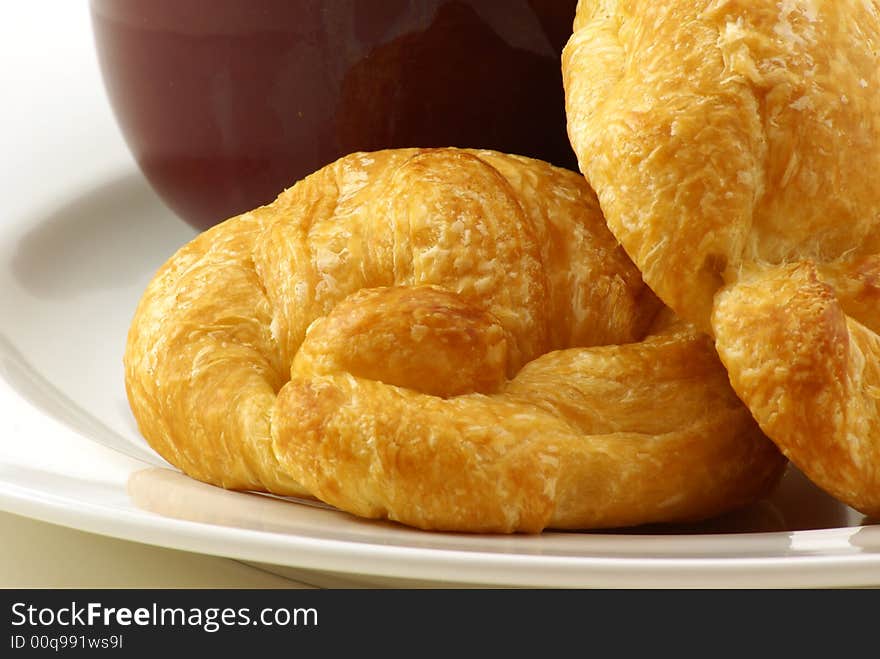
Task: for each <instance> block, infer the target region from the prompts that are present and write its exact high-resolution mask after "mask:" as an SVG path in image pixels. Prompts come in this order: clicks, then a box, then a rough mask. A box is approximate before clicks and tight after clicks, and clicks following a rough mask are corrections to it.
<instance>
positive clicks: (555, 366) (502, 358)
mask: <svg viewBox="0 0 880 659" xmlns="http://www.w3.org/2000/svg"><path fill="white" fill-rule="evenodd" d="M660 307H661V305H660V304H659V302H658V301H657V300H656V298H654V296H653V295H652V294H651V293H650V291H649V290H648V289H647V287H646V286H645V285H644V284H643V283H642V281H641V278H640V276H639V274H638V271H637V270H636V269H635V268H634V266H633V265H632V264H631V263H630V261H629V260H628V259H627V257H626V255H625V254H624V253H623V251H622V250H621V249H620V248H619V247H618V246H617V244H616V243H615V241H614V239H613V237H612V236H611V235H610V234H609V233H608V232H607V229H606V227H605V225H604V221H603V219H602V216H601V213H600V212H599V210H598V204H597V201H596V199H595V196H594V195H593V194H592V192H591V190H590V189H589V187H588V186H587V185H586V184H585V182H584V181H583V178H582V177H580V176H578V175H576V174H573V173H570V172H566V171H564V170H559V169H556V168H553V167H551V166H549V165H547V164H545V163H540V162H537V161H534V160H529V159H526V158H521V157H516V156H507V155H502V154H497V153H493V152H488V151H464V150H455V149H436V150H416V149H408V150H395V151H383V152H376V153H369V154H367V153H361V154H353V155H351V156H348V157H346V158H343V159H341V160H339V161H337V162H336V163H334V164H332V165H329V166H328V167H325V168H324V169H322V170H320V171H318V172H316V173H315V174H313V175H312V176H310V177H308V178H306V179H304V180H303V181H301V182H299V183H298V184H297V185H295V186H293V187H292V188H290V189H289V190H287V191H285V192H284V193H282V194H281V195H280V196H279V198H278V199H277V200H276V201H275V202H274V203H273V204H271V205H269V206H266V207H262V208H260V209H257V210H255V211H253V212H251V213H246V214H244V215H242V216H239V217H236V218H233V219H231V220H228V221H227V222H225V223H223V224H220V225H218V226H216V227H214V228H213V229H211V230H209V231H207V232H205V233H204V234H202V235H200V236H199V237H197V238H196V239H195V240H194V241H193V242H192V243H190V244H189V245H186V246H184V247H183V248H182V249H181V250H180V251H179V252H178V253H177V254H176V255H174V256H173V257H172V258H171V259H170V260H169V261H168V263H166V264H165V266H163V268H162V269H160V271H159V272H158V273H157V275H156V276H155V278H154V280H153V281H152V282H151V284H150V285H149V286H148V288H147V290H146V292H145V294H144V296H143V298H142V300H141V303H140V305H139V307H138V310H137V312H136V314H135V317H134V320H133V322H132V326H131V330H130V333H129V338H128V344H127V347H126V356H125V366H126V386H127V390H128V394H129V400H130V402H131V406H132V410H133V411H134V414H135V417H136V418H137V420H138V423H139V425H140V428H141V431H142V432H143V434H144V436H145V437H146V438H147V440H148V441H149V442H150V444H151V445H152V446H153V447H154V448H155V449H156V450H157V451H158V452H159V453H160V454H162V455H163V456H164V457H165V458H166V459H168V460H169V461H170V462H172V463H173V464H175V465H176V466H178V467H180V468H181V469H182V470H183V471H185V472H186V473H188V474H190V475H192V476H194V477H195V478H198V479H200V480H204V481H207V482H210V483H214V484H217V485H221V486H224V487H229V488H234V489H252V490H267V491H270V492H274V493H277V494H296V495H303V494H308V495H312V496H316V497H318V498H320V499H322V500H324V501H327V502H329V503H332V504H334V505H336V506H338V507H340V508H342V509H344V510H348V511H350V512H353V513H356V514H359V515H364V516H367V517H387V518H390V519H396V520H399V521H402V522H404V523H406V524H410V525H414V526H419V527H423V528H435V529H449V530H463V531H498V532H510V531H529V532H535V531H540V530H541V529H543V528H545V527H547V526H554V527H565V528H592V527H600V526H620V525H629V524H638V523H644V522H656V521H677V520H690V519H697V518H702V517H708V516H711V515H714V514H717V513H719V512H722V511H723V510H727V509H729V508H731V507H736V506H739V505H742V504H745V503H747V502H749V501H752V500H754V499H756V498H759V497H760V496H762V495H763V494H765V493H766V492H767V491H768V490H769V488H770V487H772V486H773V484H774V483H775V481H776V479H777V478H778V476H779V474H780V472H781V470H782V467H783V465H784V462H785V461H784V459H783V458H782V457H781V456H780V454H779V453H778V451H777V450H776V449H775V447H773V445H772V444H771V443H770V442H768V441H767V440H766V438H764V437H763V435H762V434H761V433H760V431H759V430H758V429H757V426H756V424H755V423H754V422H753V420H752V419H751V417H750V415H749V414H748V411H747V410H746V409H745V408H744V407H743V406H742V405H741V404H740V403H739V402H738V400H737V399H736V397H735V395H734V394H733V392H732V391H731V389H730V387H729V384H728V383H727V380H726V375H725V373H724V371H723V368H722V367H721V365H720V363H719V362H718V359H717V356H716V354H715V352H714V350H713V349H712V346H711V342H709V341H708V340H707V339H706V338H704V337H702V338H701V337H700V335H698V334H696V333H695V332H693V331H692V330H690V329H688V328H687V327H685V326H683V325H681V324H680V323H673V324H672V325H671V326H667V327H665V329H654V330H652V334H651V336H649V337H648V338H644V337H645V335H646V334H647V333H648V332H649V328H651V326H652V323H654V322H655V317H656V316H657V312H658V310H659V309H660ZM666 324H667V325H668V323H666ZM624 344H626V345H624ZM595 346H604V347H595Z"/></svg>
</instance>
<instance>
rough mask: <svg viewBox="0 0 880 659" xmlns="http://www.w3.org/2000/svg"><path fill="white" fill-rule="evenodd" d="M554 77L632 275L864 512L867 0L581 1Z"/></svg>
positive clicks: (876, 44) (875, 504) (869, 344)
mask: <svg viewBox="0 0 880 659" xmlns="http://www.w3.org/2000/svg"><path fill="white" fill-rule="evenodd" d="M563 76H564V81H565V87H566V108H567V115H568V127H569V137H570V139H571V142H572V145H573V146H574V148H575V151H576V152H577V154H578V159H579V163H580V167H581V170H582V171H583V173H584V174H585V176H586V178H587V180H588V181H589V182H590V184H591V185H592V186H593V187H594V188H595V190H596V191H597V194H598V197H599V200H600V203H601V206H602V210H603V212H604V214H605V217H606V219H607V222H608V226H609V228H610V229H611V231H612V233H614V235H615V236H616V237H617V238H618V239H619V240H620V241H621V244H622V245H623V246H624V248H625V249H626V251H627V253H628V254H629V255H630V256H631V257H632V259H633V261H634V262H635V264H636V265H637V266H638V267H639V269H640V270H641V272H642V274H643V276H644V278H645V281H646V282H647V283H648V284H649V285H650V286H651V288H652V289H653V290H654V291H655V292H656V293H657V294H658V295H659V296H660V298H661V299H662V300H663V301H664V302H665V303H667V304H668V305H670V306H671V307H672V308H673V309H674V310H675V311H676V312H677V313H678V314H679V315H680V316H681V317H682V318H684V319H687V320H689V321H691V322H693V323H695V324H696V325H697V326H699V327H701V328H702V329H704V330H706V331H709V332H711V333H712V334H713V335H714V337H715V339H716V347H717V349H718V352H719V355H720V356H721V359H722V361H723V362H724V365H725V366H726V368H727V370H728V372H729V374H730V380H731V383H732V384H733V387H734V389H735V390H736V392H737V393H738V395H739V396H740V397H741V398H742V400H743V401H744V402H745V403H746V404H747V405H748V407H749V408H750V410H751V411H752V413H753V414H754V416H755V418H756V419H757V420H758V422H759V423H760V424H761V427H762V428H763V429H764V431H765V432H766V433H767V434H768V435H769V436H770V438H771V439H773V440H774V441H775V442H776V443H777V444H778V445H779V446H780V447H781V448H782V450H783V452H784V453H785V454H786V455H788V456H789V457H790V458H791V459H792V461H793V462H795V463H796V464H797V465H798V466H799V467H800V468H801V469H802V470H803V471H804V472H805V473H806V474H807V475H808V476H810V478H811V479H812V480H814V482H816V483H817V484H819V485H820V486H822V487H823V488H825V489H826V490H828V491H829V492H831V493H832V494H834V495H835V496H837V497H838V498H840V499H842V500H843V501H845V502H846V503H848V504H850V505H852V506H854V507H856V508H858V509H859V510H861V511H863V512H866V513H868V514H878V513H880V418H878V415H877V398H878V395H877V391H880V379H878V373H877V368H876V366H875V364H876V363H877V360H878V358H880V351H878V338H877V335H876V334H875V333H876V332H877V331H878V330H880V323H878V318H877V316H878V305H877V303H878V297H877V287H876V282H877V279H876V277H877V274H878V272H880V270H878V268H877V255H878V254H880V183H878V181H880V178H878V172H880V2H878V0H835V1H834V2H831V1H830V0H828V1H824V2H823V1H821V0H783V1H780V0H667V1H665V2H652V1H649V0H592V1H591V0H581V2H580V4H579V6H578V13H577V18H576V20H575V32H574V34H573V35H572V37H571V39H570V41H569V43H568V45H567V47H566V49H565V52H564V55H563Z"/></svg>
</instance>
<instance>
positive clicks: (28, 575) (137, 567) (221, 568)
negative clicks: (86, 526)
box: [0, 512, 307, 588]
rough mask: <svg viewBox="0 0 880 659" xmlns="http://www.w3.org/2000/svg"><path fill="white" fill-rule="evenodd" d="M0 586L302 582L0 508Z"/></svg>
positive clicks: (192, 585)
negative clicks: (101, 534) (76, 528)
mask: <svg viewBox="0 0 880 659" xmlns="http://www.w3.org/2000/svg"><path fill="white" fill-rule="evenodd" d="M0 535H2V537H3V542H2V543H0V588H303V587H307V586H305V585H303V584H299V583H298V582H296V581H291V580H288V579H284V578H281V577H278V576H275V575H273V574H270V573H268V572H264V571H262V570H258V569H255V568H252V567H249V566H247V565H244V564H242V563H237V562H236V561H232V560H229V559H226V558H218V557H215V556H204V555H201V554H192V553H189V552H183V551H177V550H174V549H164V548H160V547H152V546H150V545H145V544H140V543H136V542H128V541H125V540H118V539H116V538H108V537H105V536H100V535H95V534H93V533H86V532H85V531H78V530H75V529H70V528H66V527H63V526H57V525H55V524H48V523H46V522H41V521H38V520H34V519H30V518H27V517H20V516H18V515H13V514H11V513H5V512H0Z"/></svg>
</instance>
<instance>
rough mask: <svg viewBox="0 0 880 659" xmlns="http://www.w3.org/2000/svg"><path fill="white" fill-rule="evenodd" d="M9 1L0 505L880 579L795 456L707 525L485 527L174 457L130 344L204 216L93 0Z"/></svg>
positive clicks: (389, 574) (2, 55)
mask: <svg viewBox="0 0 880 659" xmlns="http://www.w3.org/2000/svg"><path fill="white" fill-rule="evenodd" d="M13 7H14V8H15V9H13V10H12V13H13V16H12V17H11V19H10V20H8V21H7V22H6V23H5V25H4V27H3V29H4V30H5V32H4V34H3V35H2V37H3V38H2V39H0V44H2V45H0V62H2V64H0V66H2V67H3V68H2V75H3V79H4V81H5V82H4V85H5V93H6V96H5V98H6V99H14V100H15V102H9V101H7V102H5V103H4V104H3V105H2V108H0V119H2V121H0V153H2V154H3V155H2V158H3V177H2V179H0V186H2V200H3V214H2V216H0V508H2V509H5V510H9V511H12V512H16V513H20V514H24V515H28V516H32V517H35V518H39V519H43V520H47V521H51V522H56V523H58V524H63V525H66V526H71V527H76V528H80V529H83V530H87V531H93V532H98V533H103V534H107V535H111V536H116V537H120V538H126V539H130V540H136V541H141V542H145V543H150V544H155V545H161V546H166V547H173V548H179V549H186V550H191V551H197V552H203V553H206V554H212V555H219V556H228V557H232V558H238V559H243V560H247V561H252V562H258V563H261V564H264V565H267V566H268V567H270V569H273V570H275V571H277V572H280V573H285V574H289V575H291V576H294V577H296V578H298V579H303V580H306V581H311V582H312V583H317V584H321V585H376V584H382V585H407V584H422V585H424V584H428V585H441V584H444V585H447V584H448V585H452V584H471V585H473V584H481V585H505V586H562V587H582V586H602V587H615V586H636V587H655V586H661V587H677V586H714V587H736V586H760V587H779V586H874V585H880V526H870V525H866V524H864V520H863V519H862V518H861V516H860V515H858V514H857V513H855V512H854V511H852V510H850V509H848V508H845V507H844V506H841V505H839V504H837V503H836V502H834V501H833V500H831V499H830V498H829V497H827V496H825V495H824V494H822V493H821V492H819V491H818V490H816V489H815V488H813V487H812V486H811V485H810V484H809V483H808V482H806V480H805V479H804V478H803V477H802V476H800V475H799V474H798V473H797V472H794V471H792V472H790V473H789V474H788V475H787V477H786V479H785V481H784V483H783V485H782V487H781V488H780V490H779V491H778V492H777V494H776V495H775V496H774V497H773V498H772V499H771V500H770V501H767V502H764V503H762V504H760V505H757V506H754V507H753V508H751V509H749V510H746V511H742V512H740V513H738V514H736V515H731V516H728V517H726V518H724V519H721V520H716V521H714V522H712V523H709V524H704V525H701V526H699V527H693V528H689V529H681V528H679V529H651V530H640V531H638V532H629V533H545V534H543V535H540V536H511V537H489V536H467V535H457V534H445V533H443V534H440V533H424V532H419V531H414V530H410V529H406V528H403V527H400V526H397V525H394V524H387V523H375V522H368V521H364V520H358V519H355V518H353V517H350V516H348V515H346V514H343V513H340V512H337V511H335V510H332V509H329V508H326V507H323V506H319V505H315V504H309V503H304V502H292V501H284V500H279V499H277V498H273V497H267V496H261V495H255V494H241V493H232V492H225V491H222V490H219V489H216V488H212V487H209V486H206V485H203V484H200V483H197V482H194V481H192V480H190V479H188V478H186V477H184V476H182V475H180V474H179V473H177V472H175V471H174V470H172V469H170V468H169V467H168V466H167V465H166V464H164V463H163V462H162V460H161V459H160V458H158V457H157V456H156V455H155V454H154V453H153V452H152V451H151V450H150V449H149V448H148V447H147V446H146V444H145V443H144V441H143V440H142V439H141V438H140V436H139V435H138V433H137V430H136V428H135V425H134V421H133V419H132V417H131V414H130V412H129V409H128V405H127V403H126V400H125V392H124V388H123V378H122V365H121V359H122V352H123V345H124V339H125V333H126V330H127V327H128V322H129V320H130V318H131V314H132V312H133V310H134V306H135V304H136V302H137V299H138V297H139V296H140V293H141V291H142V290H143V287H144V286H145V285H146V283H147V281H148V279H149V278H150V276H151V275H152V273H153V272H154V270H155V269H156V268H157V267H158V266H159V265H160V264H161V263H162V261H164V260H165V259H166V258H167V257H168V256H169V255H170V254H171V253H172V252H173V251H174V250H175V249H176V248H177V247H178V246H179V245H180V244H182V243H183V242H185V241H186V240H188V239H189V238H190V237H191V236H192V235H194V232H193V230H192V229H191V228H189V227H188V226H187V225H185V224H184V223H183V222H181V221H180V220H178V219H176V218H175V217H174V216H173V215H172V214H171V213H170V212H168V211H167V210H166V209H165V208H164V207H163V206H162V205H161V203H160V202H159V201H158V199H157V198H156V197H155V196H154V195H153V193H152V192H151V191H150V189H149V188H148V187H147V185H146V184H145V183H144V181H143V179H142V178H141V176H140V175H139V174H138V172H137V170H136V169H135V167H134V166H133V164H132V162H131V160H130V158H129V156H128V154H127V152H126V150H125V147H124V145H123V143H122V141H121V138H120V137H119V134H118V132H117V129H116V127H115V125H114V123H113V120H112V117H111V115H110V112H109V110H108V108H107V106H106V101H105V99H104V95H103V91H102V88H101V83H100V79H99V76H98V73H97V67H96V65H95V62H94V56H93V54H92V43H91V34H90V28H89V23H88V16H87V9H86V6H85V3H82V4H80V3H58V2H49V3H45V5H43V4H42V3H38V2H31V3H15V4H14V5H13ZM16 12H17V13H16ZM46 14H52V15H53V16H54V18H53V20H52V21H49V22H47V21H46V20H45V15H46ZM47 44H48V46H47Z"/></svg>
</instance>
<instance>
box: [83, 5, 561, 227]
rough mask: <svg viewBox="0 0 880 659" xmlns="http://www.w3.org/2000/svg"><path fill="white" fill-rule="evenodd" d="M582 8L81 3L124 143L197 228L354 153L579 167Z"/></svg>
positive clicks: (266, 199)
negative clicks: (484, 151) (429, 150)
mask: <svg viewBox="0 0 880 659" xmlns="http://www.w3.org/2000/svg"><path fill="white" fill-rule="evenodd" d="M575 4H576V0H332V1H331V0H91V11H92V20H93V26H94V34H95V41H96V45H97V51H98V57H99V61H100V64H101V70H102V72H103V76H104V81H105V84H106V87H107V91H108V94H109V97H110V101H111V103H112V106H113V109H114V111H115V114H116V117H117V119H118V121H119V124H120V126H121V128H122V132H123V134H124V136H125V139H126V141H127V143H128V145H129V147H130V149H131V151H132V153H133V154H134V156H135V158H136V159H137V162H138V164H139V165H140V167H141V169H142V170H143V172H144V174H145V175H146V177H147V178H148V179H149V181H150V182H151V184H152V185H153V187H154V188H155V189H156V190H157V191H158V192H159V194H160V195H161V196H162V198H163V199H164V200H165V201H166V202H167V203H168V205H169V206H170V207H171V208H172V209H174V210H175V211H176V212H177V213H178V214H180V215H181V216H182V217H184V218H185V219H186V220H188V221H189V222H191V223H193V224H194V225H196V226H198V227H202V228H203V227H207V226H210V225H211V224H214V223H216V222H218V221H220V220H223V219H225V218H227V217H230V216H232V215H235V214H237V213H239V212H242V211H245V210H248V209H250V208H253V207H255V206H258V205H260V204H264V203H268V202H270V201H271V200H272V199H274V198H275V196H276V195H277V194H278V193H279V192H280V191H281V190H282V189H284V188H285V187H288V186H290V185H291V184H293V183H294V182H295V181H296V180H298V179H300V178H302V177H303V176H305V175H307V174H309V173H310V172H312V171H314V170H316V169H318V168H320V167H321V166H323V165H325V164H327V163H329V162H331V161H333V160H335V159H336V158H338V157H340V156H342V155H345V154H346V153H350V152H352V151H358V150H375V149H382V148H392V147H404V146H460V147H480V148H490V149H497V150H500V151H507V152H512V153H521V154H523V155H529V156H534V157H538V158H542V159H545V160H549V161H551V162H554V163H556V164H559V165H562V166H569V167H573V166H574V164H575V161H574V156H573V155H572V153H571V149H570V147H569V144H568V140H567V137H566V132H565V117H564V109H563V91H562V80H561V74H560V64H559V56H560V53H561V50H562V47H563V45H564V44H565V41H566V39H567V38H568V36H569V34H570V31H571V24H572V19H573V17H574V9H575Z"/></svg>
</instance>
